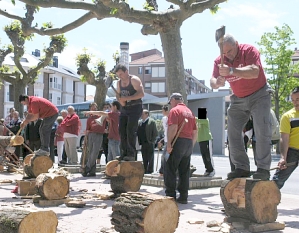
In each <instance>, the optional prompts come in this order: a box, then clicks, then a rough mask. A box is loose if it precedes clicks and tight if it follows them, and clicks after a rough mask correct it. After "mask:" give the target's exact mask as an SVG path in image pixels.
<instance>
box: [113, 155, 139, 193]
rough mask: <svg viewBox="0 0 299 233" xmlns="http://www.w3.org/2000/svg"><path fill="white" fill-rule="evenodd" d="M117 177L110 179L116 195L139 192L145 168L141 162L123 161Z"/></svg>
mask: <svg viewBox="0 0 299 233" xmlns="http://www.w3.org/2000/svg"><path fill="white" fill-rule="evenodd" d="M118 166H119V169H116V170H117V171H118V172H117V174H116V176H112V177H111V179H110V186H111V189H112V191H113V192H114V193H125V192H130V191H131V192H137V191H139V189H140V186H141V184H142V181H143V175H144V167H143V164H142V162H140V161H121V162H119V164H118Z"/></svg>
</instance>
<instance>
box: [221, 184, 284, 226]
mask: <svg viewBox="0 0 299 233" xmlns="http://www.w3.org/2000/svg"><path fill="white" fill-rule="evenodd" d="M220 197H221V200H222V203H223V206H224V208H225V214H226V215H228V216H230V217H236V218H243V219H247V220H250V221H251V222H255V223H270V222H275V221H276V218H277V215H278V212H277V205H278V204H279V203H280V199H281V194H280V191H279V189H278V187H277V185H276V184H275V182H273V181H261V180H252V179H246V178H237V179H233V180H232V181H224V182H223V184H222V186H221V189H220Z"/></svg>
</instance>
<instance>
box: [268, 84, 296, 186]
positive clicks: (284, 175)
mask: <svg viewBox="0 0 299 233" xmlns="http://www.w3.org/2000/svg"><path fill="white" fill-rule="evenodd" d="M291 98H292V102H293V105H294V108H292V109H291V110H289V111H288V112H286V113H285V114H283V115H282V117H281V121H280V153H281V158H280V160H279V162H278V167H279V169H277V170H276V172H275V174H274V176H273V180H274V181H275V182H276V184H277V186H278V188H280V189H281V188H282V187H283V185H284V183H285V182H286V181H287V179H288V178H289V177H290V175H291V174H292V173H293V171H294V170H295V169H296V168H297V166H298V161H299V143H298V142H299V86H298V87H296V88H294V89H293V91H292V93H291Z"/></svg>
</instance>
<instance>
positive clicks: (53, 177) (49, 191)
mask: <svg viewBox="0 0 299 233" xmlns="http://www.w3.org/2000/svg"><path fill="white" fill-rule="evenodd" d="M35 187H36V188H37V191H38V194H39V195H40V196H41V197H42V198H44V199H47V200H60V199H63V198H65V196H66V195H67V194H68V193H69V188H70V187H69V181H68V180H67V178H66V177H65V176H63V175H57V174H54V173H42V174H40V175H39V176H38V177H37V178H36V183H35Z"/></svg>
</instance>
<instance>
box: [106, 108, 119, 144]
mask: <svg viewBox="0 0 299 233" xmlns="http://www.w3.org/2000/svg"><path fill="white" fill-rule="evenodd" d="M119 114H120V113H119V112H109V113H108V118H109V134H108V139H114V140H116V141H120V137H119V131H118V123H119Z"/></svg>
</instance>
